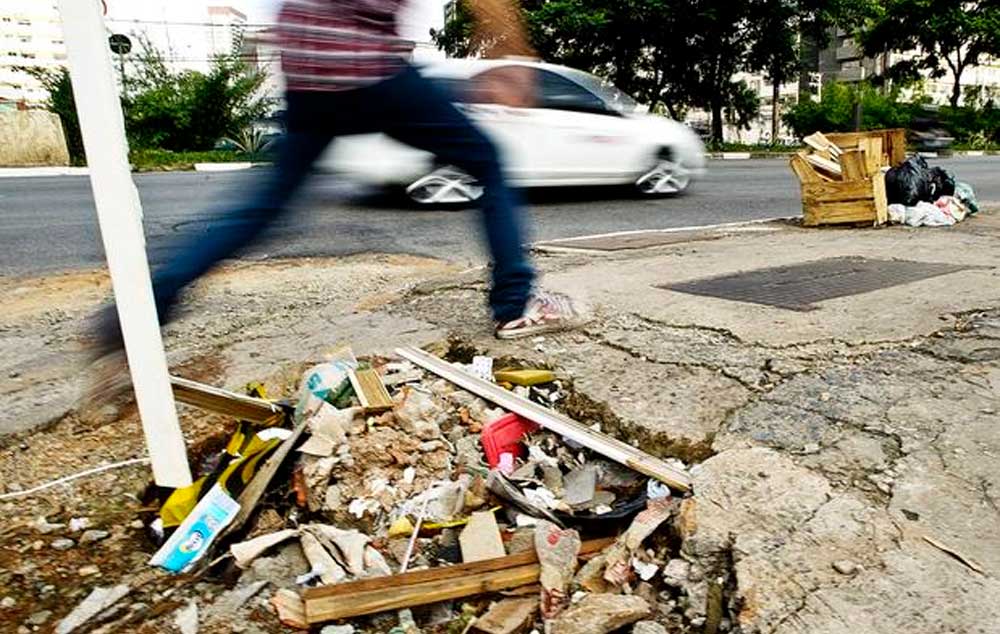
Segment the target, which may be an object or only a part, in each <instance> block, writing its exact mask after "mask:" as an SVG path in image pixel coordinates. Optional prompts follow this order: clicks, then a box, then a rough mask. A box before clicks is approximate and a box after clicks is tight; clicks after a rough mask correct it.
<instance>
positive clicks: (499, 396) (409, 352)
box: [396, 347, 691, 492]
mask: <svg viewBox="0 0 1000 634" xmlns="http://www.w3.org/2000/svg"><path fill="white" fill-rule="evenodd" d="M396 354H398V355H400V356H401V357H403V358H404V359H407V360H409V361H412V362H413V363H415V364H417V365H419V366H420V367H422V368H424V369H426V370H429V371H431V372H433V373H434V374H437V375H438V376H440V377H442V378H444V379H447V380H448V381H451V382H452V383H454V384H455V385H457V386H459V387H461V388H463V389H466V390H468V391H470V392H472V393H473V394H475V395H476V396H479V397H481V398H484V399H486V400H488V401H490V402H492V403H494V404H496V405H499V406H500V407H502V408H504V409H506V410H507V411H510V412H514V413H515V414H520V415H521V416H523V417H524V418H527V419H528V420H530V421H534V422H536V423H538V424H539V425H541V426H542V427H545V428H546V429H548V430H549V431H553V432H555V433H557V434H559V435H561V436H564V437H565V438H568V439H569V440H572V441H574V442H576V443H578V444H581V445H583V446H584V447H587V448H588V449H592V450H593V451H596V452H597V453H599V454H601V455H602V456H604V457H606V458H608V459H610V460H614V461H615V462H619V463H621V464H623V465H625V466H626V467H628V468H630V469H634V470H635V471H638V472H639V473H642V474H644V475H647V476H649V477H651V478H656V479H657V480H660V481H661V482H663V483H664V484H667V485H668V486H670V487H673V488H674V489H676V490H678V491H681V492H686V491H689V490H690V489H691V476H690V475H688V473H687V472H686V471H683V470H681V469H677V468H676V467H673V466H671V465H669V464H667V463H666V462H664V461H662V460H660V459H659V458H654V457H653V456H651V455H649V454H647V453H646V452H644V451H640V450H638V449H636V448H635V447H633V446H632V445H629V444H626V443H624V442H622V441H620V440H618V439H617V438H612V437H611V436H608V435H606V434H602V433H601V432H598V431H594V430H593V429H591V428H590V427H587V426H586V425H584V424H582V423H579V422H577V421H575V420H573V419H572V418H569V417H568V416H564V415H562V414H560V413H559V412H556V411H554V410H551V409H549V408H547V407H542V406H541V405H538V404H537V403H535V402H533V401H529V400H528V399H526V398H523V397H521V396H518V395H517V394H515V393H513V392H508V391H507V390H505V389H503V388H502V387H500V386H498V385H496V384H494V383H489V382H487V381H484V380H482V379H480V378H478V377H475V376H472V375H471V374H469V373H467V372H464V371H462V370H459V369H458V368H456V367H454V366H453V365H451V364H450V363H448V362H446V361H442V360H441V359H439V358H437V357H435V356H433V355H430V354H428V353H426V352H424V351H423V350H420V349H419V348H412V347H410V348H397V349H396Z"/></svg>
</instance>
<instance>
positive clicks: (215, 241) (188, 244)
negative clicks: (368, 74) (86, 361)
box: [97, 93, 339, 355]
mask: <svg viewBox="0 0 1000 634" xmlns="http://www.w3.org/2000/svg"><path fill="white" fill-rule="evenodd" d="M334 95H339V93H317V94H310V95H295V94H289V95H288V111H287V112H288V121H287V126H288V132H287V134H286V135H285V137H284V139H283V140H282V141H281V143H280V144H279V147H278V151H277V157H276V159H275V161H274V165H273V167H272V168H271V169H270V171H269V173H268V174H267V175H266V177H265V178H263V179H261V180H259V181H258V183H259V184H257V185H256V186H255V187H254V188H253V189H252V190H251V192H252V193H250V194H249V195H248V196H247V197H246V198H245V199H244V200H243V201H240V202H237V203H236V204H235V205H233V206H232V207H229V208H224V209H223V210H222V211H220V212H217V213H214V214H210V215H209V216H208V217H207V219H206V220H207V224H208V226H209V233H208V234H207V235H206V234H202V233H197V234H194V233H193V234H189V235H186V236H184V237H182V238H181V239H180V240H179V241H177V242H176V243H175V244H173V245H170V247H169V248H168V260H167V262H166V263H164V264H163V265H161V266H159V267H158V268H156V270H155V271H154V273H153V276H152V277H153V294H154V296H155V298H156V308H157V312H158V314H159V318H160V323H161V324H167V323H168V322H169V321H170V320H171V318H172V313H173V307H174V304H175V303H176V302H177V298H178V296H179V295H180V293H181V291H182V290H183V289H184V288H185V287H186V286H188V285H189V284H191V283H192V282H194V281H195V280H197V279H198V278H199V277H201V276H202V275H204V274H205V273H206V272H208V271H209V270H210V269H211V268H212V267H213V266H215V265H216V264H217V263H218V262H219V261H220V260H223V259H225V258H227V257H229V256H231V255H233V254H234V253H236V252H237V251H239V250H240V249H242V248H244V247H247V246H249V245H250V244H252V243H253V241H254V240H255V239H256V238H257V237H258V236H259V235H260V233H261V232H262V231H263V230H264V229H265V228H266V227H267V226H268V225H270V224H271V223H273V222H274V221H275V220H277V219H278V218H280V217H281V216H282V215H283V214H284V213H285V211H286V209H287V208H288V204H289V202H290V200H291V199H292V197H293V196H294V195H295V194H296V193H297V192H298V191H299V189H300V187H301V185H302V184H303V183H304V182H305V180H306V177H307V176H308V175H309V171H310V168H311V167H312V164H313V162H314V161H315V160H316V159H317V158H319V156H320V154H321V153H322V152H323V150H324V149H325V148H326V147H327V145H329V143H330V141H331V139H332V138H333V135H334V130H333V127H332V126H331V125H329V123H328V122H329V118H330V112H331V111H335V110H336V99H337V97H336V96H334ZM97 331H98V332H97V336H98V346H99V348H98V355H104V354H107V353H110V352H114V351H115V350H118V349H120V348H121V346H122V340H121V331H120V329H119V325H118V315H117V311H116V310H115V306H114V305H113V304H112V305H110V306H108V307H106V308H105V309H104V310H102V311H101V313H100V314H99V315H98V318H97Z"/></svg>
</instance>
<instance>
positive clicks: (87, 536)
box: [80, 528, 111, 544]
mask: <svg viewBox="0 0 1000 634" xmlns="http://www.w3.org/2000/svg"><path fill="white" fill-rule="evenodd" d="M108 537H111V533H109V532H108V531H102V530H97V529H95V528H92V529H90V530H86V531H83V535H80V543H81V544H92V543H94V542H99V541H101V540H103V539H107V538H108Z"/></svg>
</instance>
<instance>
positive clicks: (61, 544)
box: [51, 537, 76, 550]
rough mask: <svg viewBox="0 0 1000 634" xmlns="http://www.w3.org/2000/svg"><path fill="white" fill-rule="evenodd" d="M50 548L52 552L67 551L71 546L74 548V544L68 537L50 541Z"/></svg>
mask: <svg viewBox="0 0 1000 634" xmlns="http://www.w3.org/2000/svg"><path fill="white" fill-rule="evenodd" d="M51 546H52V548H53V550H69V549H70V548H72V547H73V546H76V542H75V541H73V540H72V539H69V538H68V537H60V538H59V539H54V540H52V544H51Z"/></svg>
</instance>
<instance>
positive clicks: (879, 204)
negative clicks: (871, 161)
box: [872, 171, 889, 225]
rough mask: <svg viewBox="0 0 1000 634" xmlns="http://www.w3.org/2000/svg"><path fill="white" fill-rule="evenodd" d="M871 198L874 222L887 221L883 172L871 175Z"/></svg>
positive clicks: (887, 201)
mask: <svg viewBox="0 0 1000 634" xmlns="http://www.w3.org/2000/svg"><path fill="white" fill-rule="evenodd" d="M872 198H873V199H874V201H875V224H876V225H884V224H886V223H888V222H889V200H888V197H887V196H886V193H885V174H883V173H882V172H881V171H879V172H875V174H874V175H872Z"/></svg>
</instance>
